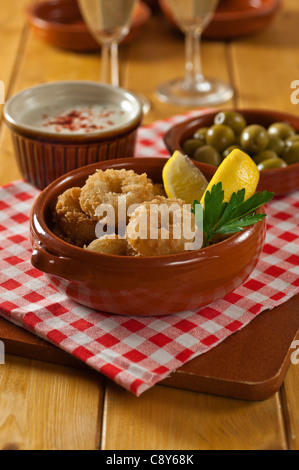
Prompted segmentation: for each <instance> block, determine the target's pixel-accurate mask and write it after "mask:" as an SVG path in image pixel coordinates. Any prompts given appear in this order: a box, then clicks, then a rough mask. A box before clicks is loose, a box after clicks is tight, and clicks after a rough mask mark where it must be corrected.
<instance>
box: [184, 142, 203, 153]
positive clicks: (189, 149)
mask: <svg viewBox="0 0 299 470" xmlns="http://www.w3.org/2000/svg"><path fill="white" fill-rule="evenodd" d="M202 145H204V144H203V143H202V142H201V141H200V140H198V139H188V140H186V141H185V142H184V143H183V145H182V149H183V152H184V153H185V154H186V155H188V157H190V158H193V155H194V153H195V151H196V150H197V149H198V148H200V147H202Z"/></svg>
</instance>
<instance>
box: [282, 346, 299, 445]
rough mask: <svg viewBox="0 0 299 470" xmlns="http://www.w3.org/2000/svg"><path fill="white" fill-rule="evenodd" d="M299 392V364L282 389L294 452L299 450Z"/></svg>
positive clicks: (288, 429)
mask: <svg viewBox="0 0 299 470" xmlns="http://www.w3.org/2000/svg"><path fill="white" fill-rule="evenodd" d="M294 352H295V351H294ZM296 359H297V360H298V354H297V355H296ZM298 390H299V364H294V365H292V366H291V367H290V369H289V371H288V373H287V375H286V378H285V381H284V384H283V387H282V400H283V410H284V413H285V421H286V428H287V435H288V444H289V448H290V449H292V450H299V405H298Z"/></svg>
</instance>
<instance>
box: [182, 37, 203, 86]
mask: <svg viewBox="0 0 299 470" xmlns="http://www.w3.org/2000/svg"><path fill="white" fill-rule="evenodd" d="M200 44H201V34H198V33H195V32H194V31H188V32H187V33H186V77H185V82H186V88H187V89H189V90H192V89H195V88H196V86H198V84H200V83H202V82H203V81H204V76H203V73H202V63H201V51H200Z"/></svg>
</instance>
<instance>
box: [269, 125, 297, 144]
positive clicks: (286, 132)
mask: <svg viewBox="0 0 299 470" xmlns="http://www.w3.org/2000/svg"><path fill="white" fill-rule="evenodd" d="M268 132H269V134H270V135H277V137H279V138H280V139H282V140H286V139H288V138H289V137H292V136H293V135H295V134H296V131H295V129H294V128H293V127H292V126H290V124H288V123H286V122H274V123H273V124H271V126H269V128H268Z"/></svg>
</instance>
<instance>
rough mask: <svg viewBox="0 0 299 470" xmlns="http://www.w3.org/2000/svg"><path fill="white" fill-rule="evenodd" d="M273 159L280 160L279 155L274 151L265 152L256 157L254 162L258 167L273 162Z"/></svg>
mask: <svg viewBox="0 0 299 470" xmlns="http://www.w3.org/2000/svg"><path fill="white" fill-rule="evenodd" d="M273 158H279V155H278V154H277V153H276V152H273V150H263V151H262V152H259V153H257V154H256V155H254V157H253V160H254V163H255V164H256V165H259V164H260V163H262V162H264V161H266V160H273Z"/></svg>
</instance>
